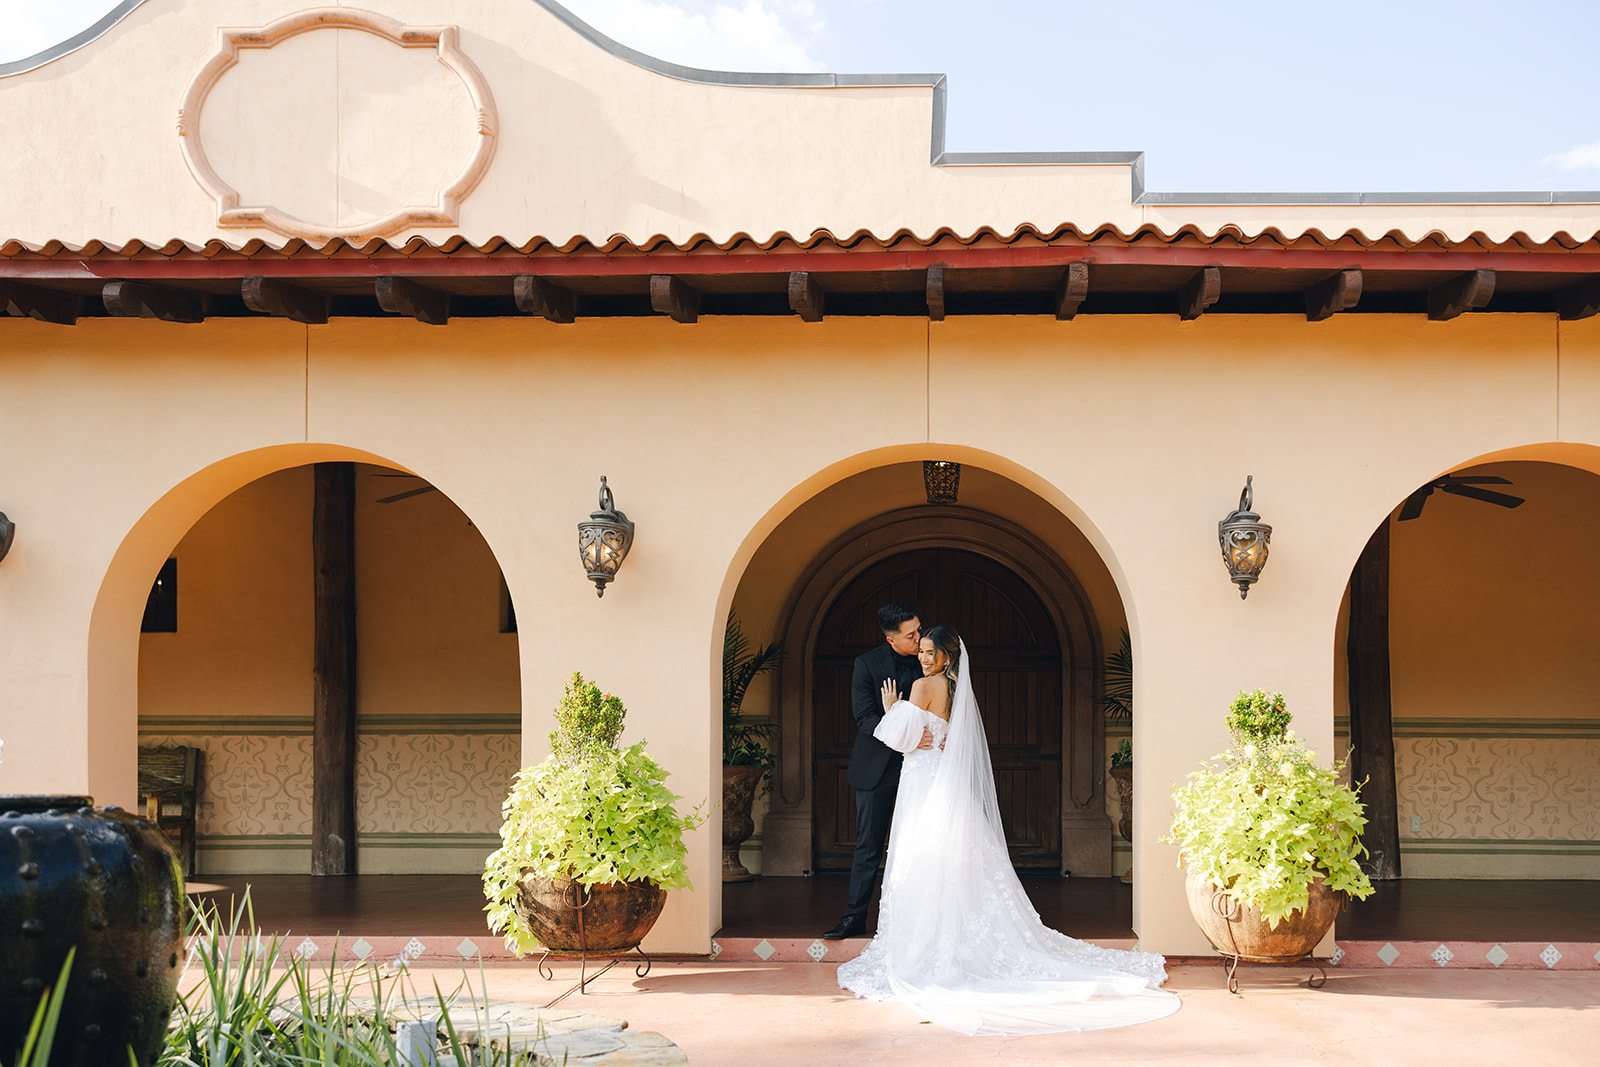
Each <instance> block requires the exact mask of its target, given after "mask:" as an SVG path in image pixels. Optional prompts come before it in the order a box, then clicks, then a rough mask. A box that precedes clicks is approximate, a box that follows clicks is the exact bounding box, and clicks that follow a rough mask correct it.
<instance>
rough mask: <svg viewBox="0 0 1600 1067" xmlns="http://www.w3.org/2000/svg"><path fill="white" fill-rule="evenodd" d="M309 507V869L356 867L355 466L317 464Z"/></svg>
mask: <svg viewBox="0 0 1600 1067" xmlns="http://www.w3.org/2000/svg"><path fill="white" fill-rule="evenodd" d="M314 482H315V486H316V488H315V497H314V499H313V501H312V507H311V560H312V569H313V574H314V582H315V591H314V596H313V607H312V614H313V620H314V621H313V635H312V667H311V670H312V682H311V689H312V694H311V699H312V717H313V723H312V742H311V763H312V778H311V873H312V874H354V873H356V773H355V770H356V582H355V578H356V574H355V551H356V539H355V525H356V524H355V518H356V496H355V484H356V469H355V464H353V463H318V464H317V465H316V468H315V474H314Z"/></svg>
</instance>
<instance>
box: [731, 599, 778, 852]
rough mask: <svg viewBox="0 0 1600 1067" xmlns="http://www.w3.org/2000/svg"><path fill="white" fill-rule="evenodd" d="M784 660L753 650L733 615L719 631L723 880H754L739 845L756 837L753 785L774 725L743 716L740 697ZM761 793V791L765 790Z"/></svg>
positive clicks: (766, 767)
mask: <svg viewBox="0 0 1600 1067" xmlns="http://www.w3.org/2000/svg"><path fill="white" fill-rule="evenodd" d="M782 662H783V649H781V648H779V647H778V646H777V645H765V646H763V647H761V648H757V649H755V650H754V651H752V650H751V648H750V642H749V641H748V640H746V639H745V636H744V631H743V629H742V628H741V627H740V626H739V620H738V619H737V618H736V617H735V616H734V614H733V612H731V611H730V612H728V625H727V628H726V629H724V630H723V632H722V880H723V881H724V882H745V881H749V880H750V879H751V878H754V877H755V875H753V874H751V873H750V871H749V869H747V868H746V867H745V865H744V864H743V863H742V862H740V860H739V846H740V845H742V844H744V842H745V840H746V839H748V838H749V836H750V835H751V834H753V833H755V829H756V824H755V820H754V819H753V818H752V817H751V815H750V809H751V806H752V805H753V804H754V803H755V798H756V796H757V792H756V787H757V786H758V785H760V784H761V783H762V782H763V781H764V780H765V778H766V776H767V773H768V772H769V771H771V770H772V764H773V755H772V750H771V749H769V748H768V747H767V743H768V741H770V740H771V738H772V734H773V732H774V731H775V730H776V729H777V725H776V724H775V723H772V722H751V721H750V720H749V719H747V718H745V716H744V712H743V711H742V710H741V709H742V708H743V707H744V695H745V692H746V691H747V690H748V689H749V688H750V683H751V682H753V681H755V679H757V678H758V677H760V676H761V675H763V674H765V673H767V672H768V671H770V670H773V669H775V668H776V667H777V666H778V664H779V663H782ZM763 792H765V789H763Z"/></svg>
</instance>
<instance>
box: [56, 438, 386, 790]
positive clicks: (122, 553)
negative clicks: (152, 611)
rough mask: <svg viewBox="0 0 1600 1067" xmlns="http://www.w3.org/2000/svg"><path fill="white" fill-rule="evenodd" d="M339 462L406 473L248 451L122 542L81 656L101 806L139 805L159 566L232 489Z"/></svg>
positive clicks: (314, 446)
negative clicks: (143, 681)
mask: <svg viewBox="0 0 1600 1067" xmlns="http://www.w3.org/2000/svg"><path fill="white" fill-rule="evenodd" d="M338 461H346V462H354V463H371V464H375V465H378V466H384V467H389V468H393V469H396V470H405V469H406V468H405V467H404V466H402V465H401V464H398V463H396V462H394V461H393V460H390V459H386V458H384V457H382V456H378V455H374V454H373V453H371V452H367V451H364V450H362V449H358V448H352V447H350V446H347V445H339V444H333V443H295V444H285V445H276V446H269V447H266V448H259V449H253V450H250V451H247V452H241V453H237V454H235V455H232V456H227V457H225V458H222V459H219V460H217V461H215V462H213V463H211V464H209V465H208V466H206V467H204V468H202V469H200V470H198V471H196V472H195V473H194V474H192V475H190V476H189V477H188V478H185V479H184V480H183V481H181V482H179V483H178V484H177V485H174V486H173V487H172V488H171V489H169V490H168V491H167V492H166V493H164V494H163V495H162V496H161V497H160V498H159V499H158V500H156V502H155V503H154V504H152V505H151V506H150V507H149V508H148V509H146V510H145V512H144V513H143V514H142V515H140V516H139V518H138V519H137V521H135V522H134V524H133V526H132V527H131V528H130V529H129V530H128V532H127V533H126V534H125V535H124V536H123V538H122V540H121V542H120V543H119V544H118V546H117V549H116V551H115V553H114V554H113V555H112V557H111V560H110V562H109V563H108V564H107V566H106V569H105V573H104V575H103V577H102V578H101V582H100V587H99V589H98V591H97V592H96V594H95V600H94V607H93V610H92V612H91V614H90V619H89V634H88V643H87V647H86V650H85V654H86V664H87V692H86V699H87V712H88V714H87V719H88V754H87V755H88V761H87V765H88V788H89V791H90V792H91V793H92V794H93V795H94V796H95V798H96V800H97V801H98V802H99V803H102V804H117V805H120V806H123V807H127V808H132V807H134V806H135V803H136V801H137V799H138V780H137V769H136V763H135V759H134V751H135V749H136V748H137V747H138V709H139V620H140V618H141V617H142V615H143V612H144V605H145V600H146V598H147V596H148V594H149V591H150V579H151V576H152V575H153V574H155V573H156V571H157V569H158V568H159V567H160V565H161V561H162V560H164V559H166V558H167V555H168V554H169V553H170V552H171V551H172V549H173V547H174V546H175V545H176V544H177V543H178V542H179V541H180V540H182V538H183V535H184V534H185V533H187V532H188V530H189V528H190V527H191V526H193V525H194V524H195V522H196V521H198V520H199V519H200V517H201V516H203V515H204V514H205V513H206V512H207V511H209V510H210V509H211V508H212V507H214V506H215V505H216V504H217V503H218V502H219V501H221V500H222V499H223V498H224V497H226V496H228V495H229V494H230V493H232V492H234V491H235V490H237V489H239V488H241V487H243V486H245V485H247V484H249V483H250V482H253V481H255V480H256V479H258V478H263V477H265V476H267V475H269V474H272V473H274V472H276V471H280V470H285V469H287V468H290V467H298V466H304V465H306V464H310V463H321V462H338Z"/></svg>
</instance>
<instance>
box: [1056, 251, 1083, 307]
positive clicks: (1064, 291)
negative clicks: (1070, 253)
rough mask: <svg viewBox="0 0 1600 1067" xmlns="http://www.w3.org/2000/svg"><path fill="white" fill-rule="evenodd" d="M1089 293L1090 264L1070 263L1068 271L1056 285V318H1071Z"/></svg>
mask: <svg viewBox="0 0 1600 1067" xmlns="http://www.w3.org/2000/svg"><path fill="white" fill-rule="evenodd" d="M1088 295H1089V264H1087V263H1068V264H1067V272H1066V273H1065V274H1063V275H1062V276H1061V284H1060V285H1058V286H1056V318H1058V319H1070V318H1072V316H1074V315H1076V314H1077V313H1078V305H1079V304H1082V303H1083V301H1084V298H1085V297H1087V296H1088Z"/></svg>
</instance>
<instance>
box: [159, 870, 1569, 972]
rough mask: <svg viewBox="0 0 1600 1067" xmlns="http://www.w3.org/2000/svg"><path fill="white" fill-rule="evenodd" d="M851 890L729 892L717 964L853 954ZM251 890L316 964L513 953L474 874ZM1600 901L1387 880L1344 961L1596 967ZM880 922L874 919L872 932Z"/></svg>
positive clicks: (1099, 937)
mask: <svg viewBox="0 0 1600 1067" xmlns="http://www.w3.org/2000/svg"><path fill="white" fill-rule="evenodd" d="M847 881H848V878H847V876H846V875H843V874H838V875H834V874H826V875H817V876H814V877H810V878H778V877H768V878H759V879H756V880H755V881H752V882H742V883H730V884H727V885H725V886H724V887H723V924H722V928H721V929H720V930H719V931H717V933H716V935H715V938H714V942H715V945H716V947H717V952H716V958H718V959H724V960H758V959H759V960H764V961H768V962H774V961H775V962H783V961H786V960H795V961H801V962H803V961H807V960H815V961H817V962H828V963H838V962H840V961H842V960H844V959H848V958H850V957H851V956H853V955H855V953H856V952H858V951H860V948H861V946H862V945H863V944H865V941H864V940H852V941H844V942H823V941H819V940H818V935H819V934H821V932H822V931H823V930H826V929H828V928H829V927H831V926H832V925H833V924H834V923H835V922H837V921H838V918H839V910H840V908H841V906H842V903H843V901H844V897H845V891H846V883H847ZM1022 883H1023V886H1024V888H1025V889H1026V890H1027V892H1028V896H1029V899H1031V900H1032V901H1033V904H1034V907H1035V908H1037V909H1038V911H1039V915H1040V917H1041V918H1042V919H1043V920H1044V921H1045V923H1046V924H1048V925H1050V926H1052V927H1054V928H1055V929H1057V930H1061V931H1062V932H1064V933H1066V934H1069V935H1071V936H1072V937H1076V938H1080V939H1083V940H1087V941H1094V942H1096V943H1098V944H1103V945H1107V946H1111V947H1119V948H1127V947H1132V945H1133V943H1134V932H1133V927H1132V914H1133V893H1132V890H1131V889H1130V888H1129V887H1128V886H1125V885H1123V884H1122V883H1120V882H1118V881H1116V880H1114V879H1109V878H1072V879H1066V878H1060V877H1056V876H1054V875H1042V874H1030V875H1023V876H1022ZM205 886H210V887H211V888H204V887H205ZM247 886H248V887H249V889H250V902H251V907H252V909H253V911H254V914H255V920H256V924H257V926H258V927H259V928H260V929H261V930H262V931H263V932H268V933H276V934H279V935H280V936H282V937H283V938H284V939H285V941H286V943H287V945H288V946H289V947H290V948H291V949H293V950H295V951H299V952H301V953H303V954H306V955H309V956H311V957H312V958H322V959H326V958H328V957H329V956H331V954H332V952H333V948H334V940H335V936H337V939H338V945H339V948H338V952H339V956H340V957H341V958H344V959H350V958H352V957H354V958H360V959H368V958H377V959H393V958H395V957H397V956H401V955H404V956H406V957H407V958H408V959H429V960H462V961H465V960H469V959H474V958H477V957H480V956H481V957H482V958H484V959H505V958H509V953H508V952H507V951H506V949H505V946H504V945H503V944H502V943H501V942H500V940H499V938H497V937H494V936H492V935H490V934H489V933H488V930H487V928H486V927H485V923H484V915H483V897H482V892H481V890H480V886H479V881H478V878H477V877H476V876H475V875H359V876H350V877H334V878H313V877H311V876H309V875H226V876H223V875H218V876H207V880H206V882H205V883H196V884H193V885H191V887H190V890H191V893H192V894H193V895H194V896H196V897H197V898H200V899H208V900H211V901H214V902H215V903H216V904H217V905H218V906H219V907H220V908H222V909H224V910H226V909H228V908H229V907H230V906H231V903H232V901H233V900H235V899H237V898H239V897H240V896H242V894H243V893H244V890H245V888H246V887H247ZM1595 893H1596V884H1595V883H1594V882H1592V881H1544V880H1540V881H1531V880H1530V881H1477V880H1470V881H1469V880H1436V881H1435V880H1425V879H1411V880H1402V881H1397V882H1381V883H1378V884H1377V891H1376V892H1375V893H1374V894H1373V895H1372V896H1371V897H1370V898H1368V899H1367V900H1365V901H1358V902H1356V903H1354V904H1353V905H1352V906H1351V907H1350V908H1349V910H1347V911H1346V912H1344V913H1343V914H1341V915H1340V917H1339V920H1338V922H1337V924H1336V926H1335V936H1336V938H1337V941H1338V950H1337V952H1336V956H1337V957H1338V959H1339V961H1341V962H1346V965H1347V966H1348V965H1360V966H1382V967H1388V966H1396V967H1403V966H1430V967H1432V966H1449V967H1457V968H1459V967H1486V968H1493V967H1507V968H1509V967H1519V966H1526V967H1538V968H1547V969H1557V970H1570V969H1583V970H1600V958H1597V954H1600V908H1596V907H1595V906H1594V900H1595ZM876 919H877V916H876V915H875V914H874V915H871V916H869V926H871V925H872V924H873V923H875V922H876ZM1496 949H1499V952H1496ZM1497 961H1498V962H1497Z"/></svg>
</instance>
